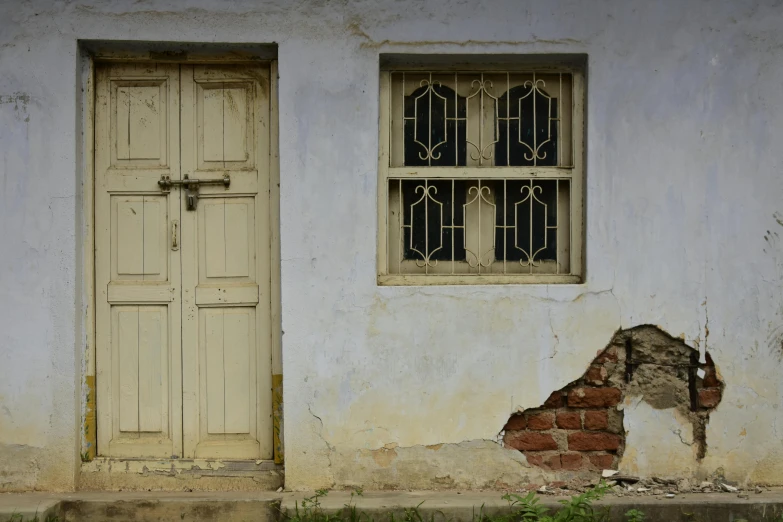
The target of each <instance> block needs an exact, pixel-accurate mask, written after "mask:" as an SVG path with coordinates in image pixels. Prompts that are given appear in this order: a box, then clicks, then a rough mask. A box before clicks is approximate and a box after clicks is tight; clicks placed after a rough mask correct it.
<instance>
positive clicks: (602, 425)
mask: <svg viewBox="0 0 783 522" xmlns="http://www.w3.org/2000/svg"><path fill="white" fill-rule="evenodd" d="M608 427H609V418H608V416H607V415H606V412H605V411H586V412H585V429H586V430H605V429H607V428H608Z"/></svg>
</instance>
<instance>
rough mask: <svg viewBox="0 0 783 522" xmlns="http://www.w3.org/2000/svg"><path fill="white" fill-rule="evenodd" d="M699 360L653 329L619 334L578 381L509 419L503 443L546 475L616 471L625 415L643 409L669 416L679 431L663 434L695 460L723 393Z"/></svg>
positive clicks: (711, 369) (711, 367) (710, 367)
mask: <svg viewBox="0 0 783 522" xmlns="http://www.w3.org/2000/svg"><path fill="white" fill-rule="evenodd" d="M705 357H706V362H705V363H700V362H699V352H698V350H696V349H694V348H692V347H690V346H688V345H687V344H685V342H684V341H683V340H682V339H680V338H675V337H672V336H671V335H669V334H667V333H666V332H664V331H663V330H661V329H660V328H658V327H655V326H650V325H644V326H638V327H635V328H631V329H628V330H620V331H618V332H617V333H616V334H615V336H614V337H613V338H612V340H611V342H610V343H609V345H608V346H607V347H606V348H605V349H604V350H602V351H601V352H599V354H598V355H597V357H596V358H595V359H594V360H593V361H592V362H591V363H590V365H589V366H588V369H587V371H585V373H584V375H582V377H580V378H579V379H577V380H575V381H573V382H571V383H570V384H568V385H567V386H565V387H564V388H562V389H560V390H558V391H556V392H554V393H552V394H551V395H550V397H549V398H548V399H547V400H546V402H545V403H544V404H542V405H541V406H539V407H537V408H530V409H527V410H525V411H523V412H520V413H517V414H514V415H512V416H511V417H510V418H509V420H508V422H507V423H506V425H505V426H504V428H503V430H502V431H503V441H504V444H505V446H506V447H508V448H513V449H516V450H519V451H521V452H522V453H524V454H525V456H526V457H527V461H528V462H529V463H530V464H533V465H535V466H538V467H541V468H543V469H547V470H552V471H577V472H579V471H584V472H588V473H589V472H591V471H596V470H600V469H606V468H615V469H616V468H617V467H618V464H619V461H620V458H621V457H622V456H623V453H624V451H625V444H626V429H625V427H624V422H623V418H624V414H625V413H624V412H625V409H626V408H627V407H632V406H633V405H634V404H638V403H639V402H644V403H646V404H648V405H649V406H650V407H652V409H653V410H674V413H675V417H676V418H677V419H681V423H684V424H685V426H683V427H682V428H672V429H671V430H670V435H671V437H672V442H677V443H682V444H685V445H687V446H690V447H691V449H692V451H693V456H694V458H695V459H696V460H701V459H703V458H704V456H705V455H706V452H707V439H706V425H707V423H708V422H709V415H710V413H711V412H712V411H713V410H714V409H715V408H716V407H717V406H718V404H719V403H720V401H721V398H722V396H723V389H724V383H723V381H722V380H721V379H720V375H719V374H718V370H717V368H716V367H715V364H714V362H713V360H712V357H710V355H709V353H706V355H705ZM688 425H689V426H688ZM686 428H687V429H686ZM683 432H686V433H687V436H685V435H684V434H683ZM686 439H687V440H686Z"/></svg>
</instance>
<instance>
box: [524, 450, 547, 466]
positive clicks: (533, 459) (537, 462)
mask: <svg viewBox="0 0 783 522" xmlns="http://www.w3.org/2000/svg"><path fill="white" fill-rule="evenodd" d="M525 457H526V458H527V463H528V464H532V465H534V466H538V467H539V468H540V467H542V466H543V465H544V457H542V456H541V455H531V454H529V453H526V454H525Z"/></svg>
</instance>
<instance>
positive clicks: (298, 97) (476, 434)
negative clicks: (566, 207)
mask: <svg viewBox="0 0 783 522" xmlns="http://www.w3.org/2000/svg"><path fill="white" fill-rule="evenodd" d="M781 23H783V5H781V4H780V3H779V2H773V1H771V0H770V1H751V0H748V1H743V2H732V1H728V0H724V1H706V0H704V1H697V0H687V1H680V0H664V1H660V2H641V1H625V0H603V1H596V2H580V1H576V0H552V1H549V2H534V1H532V0H523V1H500V0H494V1H488V2H473V3H465V2H460V1H457V0H453V1H449V0H433V1H430V2H427V3H426V4H424V3H421V2H416V1H413V0H399V1H390V0H386V1H382V0H374V1H372V0H367V1H363V2H358V1H356V2H352V1H348V0H340V1H329V2H327V1H315V0H314V1H304V0H303V1H284V0H276V1H273V0H266V1H259V0H237V1H232V2H217V1H215V0H212V1H210V0H190V1H174V0H146V1H144V2H132V1H130V0H128V1H117V0H113V1H109V0H92V1H78V0H76V1H70V2H60V1H58V2H50V1H46V0H32V1H29V2H24V3H19V2H14V1H11V0H4V1H0V156H1V157H2V161H0V237H2V238H3V239H4V244H3V248H2V249H0V490H1V489H23V488H32V487H37V488H41V489H69V488H72V487H74V484H75V476H76V469H77V468H78V461H79V458H78V452H79V440H80V429H81V428H80V421H79V416H80V412H81V411H82V406H81V404H80V401H81V392H80V389H78V390H77V388H78V383H79V382H80V378H81V377H80V375H79V372H80V369H81V368H82V357H83V353H84V341H83V338H84V334H83V332H82V327H83V323H82V320H81V317H82V311H83V303H82V302H81V296H82V295H83V288H84V282H83V280H82V261H81V259H80V257H79V251H80V248H81V245H82V241H83V237H82V236H83V232H82V230H83V223H84V217H83V216H82V215H81V210H80V209H81V201H80V190H81V174H80V161H79V154H78V151H79V148H80V135H79V132H80V130H79V120H80V115H79V113H78V111H77V105H76V104H77V101H78V99H79V97H80V95H81V93H80V91H79V84H80V78H79V73H78V71H79V64H78V48H77V38H85V39H127V40H131V39H133V40H149V41H202V42H254V43H255V42H258V43H265V42H277V43H279V70H280V80H279V81H280V99H279V102H280V120H281V121H280V144H281V146H280V170H281V180H282V182H281V200H282V204H281V229H282V230H281V237H282V239H281V242H282V316H283V330H284V331H285V335H284V337H283V343H284V349H283V364H284V374H285V380H284V394H285V395H284V397H285V415H286V418H285V433H284V436H285V444H286V459H287V461H286V483H287V486H288V487H290V488H293V489H309V488H315V487H322V486H332V485H334V486H340V485H345V484H354V483H355V484H367V485H368V486H372V487H406V486H408V485H411V486H412V487H413V486H415V487H456V486H471V485H473V486H476V485H482V484H490V483H492V481H493V480H501V481H502V482H505V483H513V482H514V481H515V480H516V481H527V480H531V481H532V480H537V479H536V477H535V476H533V475H532V474H535V473H539V471H535V470H532V468H530V467H528V466H527V465H526V463H525V462H524V459H523V458H520V457H519V453H518V452H514V451H511V450H504V449H502V448H500V447H498V446H492V445H493V444H494V442H493V441H496V440H497V435H498V430H499V429H500V428H501V427H502V426H503V424H504V423H505V421H506V420H507V419H508V416H509V414H510V413H512V412H513V411H516V410H517V409H525V408H529V407H534V406H536V405H539V404H541V403H542V402H543V401H544V400H545V399H546V398H547V396H548V395H549V393H550V392H551V391H552V390H556V389H559V388H561V387H562V386H563V385H565V384H566V383H568V382H570V381H571V380H573V379H575V378H577V377H579V376H580V375H581V374H582V373H583V372H584V370H585V367H586V365H587V364H588V363H589V362H590V361H591V360H592V359H593V357H595V354H596V352H597V351H599V350H601V349H602V348H604V346H605V345H606V343H608V342H609V340H610V338H611V337H612V334H613V332H615V331H616V330H617V329H618V328H629V327H632V326H635V325H639V324H653V325H658V326H659V327H660V328H662V329H663V330H665V331H667V332H669V333H671V334H672V335H674V336H679V335H681V334H682V335H683V336H684V338H685V340H686V342H687V343H688V344H689V345H691V346H694V347H697V348H699V349H700V350H704V349H705V347H708V348H709V351H710V353H711V354H712V356H713V358H714V359H715V361H717V362H718V365H719V370H720V372H721V375H722V377H723V379H724V381H725V382H726V388H725V393H724V396H723V400H722V402H721V405H720V407H719V408H718V409H717V410H716V411H715V412H714V413H713V414H712V415H711V418H710V423H709V425H708V426H707V440H708V444H709V450H708V453H707V456H706V458H705V459H704V460H703V461H702V463H701V464H700V465H697V463H696V462H695V461H694V462H691V461H689V460H688V458H687V457H683V456H681V454H680V453H679V452H675V453H672V456H671V458H668V457H667V458H666V459H664V461H663V462H661V461H660V459H659V458H658V456H659V454H658V452H659V451H660V447H661V446H660V445H661V444H663V443H665V442H666V443H667V448H674V447H675V446H676V445H680V446H682V445H683V444H682V442H681V441H680V440H679V438H677V440H675V439H674V438H675V437H677V436H676V435H675V434H674V433H673V430H672V429H669V428H671V426H668V425H669V424H671V425H672V426H674V425H675V424H676V423H680V424H682V420H681V419H680V420H678V419H677V418H674V417H673V418H671V419H669V418H667V419H666V420H665V422H664V420H663V419H661V418H659V416H656V415H654V414H653V413H652V412H651V411H650V409H649V408H648V407H646V406H644V403H639V405H638V406H637V407H635V408H629V409H628V410H627V411H626V413H625V422H626V424H627V426H626V427H627V428H628V429H629V430H631V431H630V434H629V439H628V445H627V450H626V457H627V459H629V460H628V461H627V462H622V463H621V467H624V468H627V469H629V470H631V469H633V470H634V471H635V472H637V473H641V474H647V473H653V472H654V473H668V474H681V472H682V470H686V469H687V470H692V471H691V472H692V473H694V474H698V473H708V472H710V471H711V470H714V469H716V468H717V467H723V468H724V469H725V473H726V476H727V477H729V478H732V479H736V480H755V481H767V482H775V483H783V448H781V446H780V442H779V441H780V436H779V433H778V424H779V423H781V422H783V412H781V408H780V407H779V406H780V397H781V392H782V391H783V390H781V379H780V378H779V373H780V371H779V368H780V365H781V361H782V360H783V317H781V312H782V311H783V309H782V308H783V307H782V306H781V305H783V300H782V299H781V295H783V293H782V292H781V290H783V289H782V288H781V286H783V285H782V284H781V283H782V281H783V239H782V238H781V234H783V203H781V202H782V201H783V176H781V175H780V160H779V150H780V143H783V88H781V85H783V52H781V48H783V33H781V32H780V29H779V28H780V26H781ZM381 52H398V53H399V52H415V53H421V52H425V53H587V54H588V56H589V58H588V62H589V65H588V103H587V124H588V130H587V136H588V142H587V147H586V149H587V180H586V191H587V193H586V224H587V233H586V235H587V241H586V244H587V258H586V265H587V278H586V282H585V284H584V285H572V286H504V287H502V286H498V287H440V288H379V287H378V286H376V283H375V266H376V265H375V256H376V249H375V244H376V219H377V212H376V188H377V183H376V175H377V135H378V129H377V122H378V104H377V101H378V73H377V71H378V55H379V53H381ZM666 415H669V414H668V413H667V414H666ZM686 425H687V424H683V426H686ZM664 427H666V429H664ZM681 434H682V436H683V437H685V436H687V433H686V432H685V431H682V432H681ZM466 441H472V442H466ZM668 441H671V445H669V444H668ZM439 444H443V445H444V446H443V447H442V448H447V451H443V449H441V450H439V451H432V450H426V447H427V446H433V447H434V446H435V445H439ZM676 447H677V448H679V446H676ZM390 448H391V449H393V452H392V451H391V449H390ZM422 448H425V449H422ZM488 448H492V449H488ZM379 450H383V451H381V453H378V451H379ZM427 451H431V455H432V456H430V454H428V453H426V452H427ZM482 451H486V452H488V453H487V454H489V453H492V455H493V456H492V457H491V458H487V459H477V458H476V456H477V455H480V454H481V452H482ZM672 451H674V450H673V449H672ZM374 452H375V453H374ZM504 452H508V453H504ZM422 453H424V454H425V455H427V456H426V457H422V456H421V454H422ZM686 453H687V452H683V453H682V455H685V454H686ZM379 455H380V456H379ZM504 455H507V457H506V456H504ZM631 456H633V461H631V460H630V458H631ZM466 466H471V467H472V470H471V471H470V472H468V473H466V472H465V471H464V468H465V467H466ZM461 470H462V471H461ZM379 477H380V478H379ZM498 477H502V478H501V479H498Z"/></svg>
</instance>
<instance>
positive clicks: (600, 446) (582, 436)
mask: <svg viewBox="0 0 783 522" xmlns="http://www.w3.org/2000/svg"><path fill="white" fill-rule="evenodd" d="M620 440H621V439H620V437H619V436H617V435H615V434H613V433H587V432H584V431H577V432H576V433H571V434H569V435H568V449H569V450H573V451H601V450H608V451H614V450H616V449H618V448H619V447H620Z"/></svg>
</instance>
